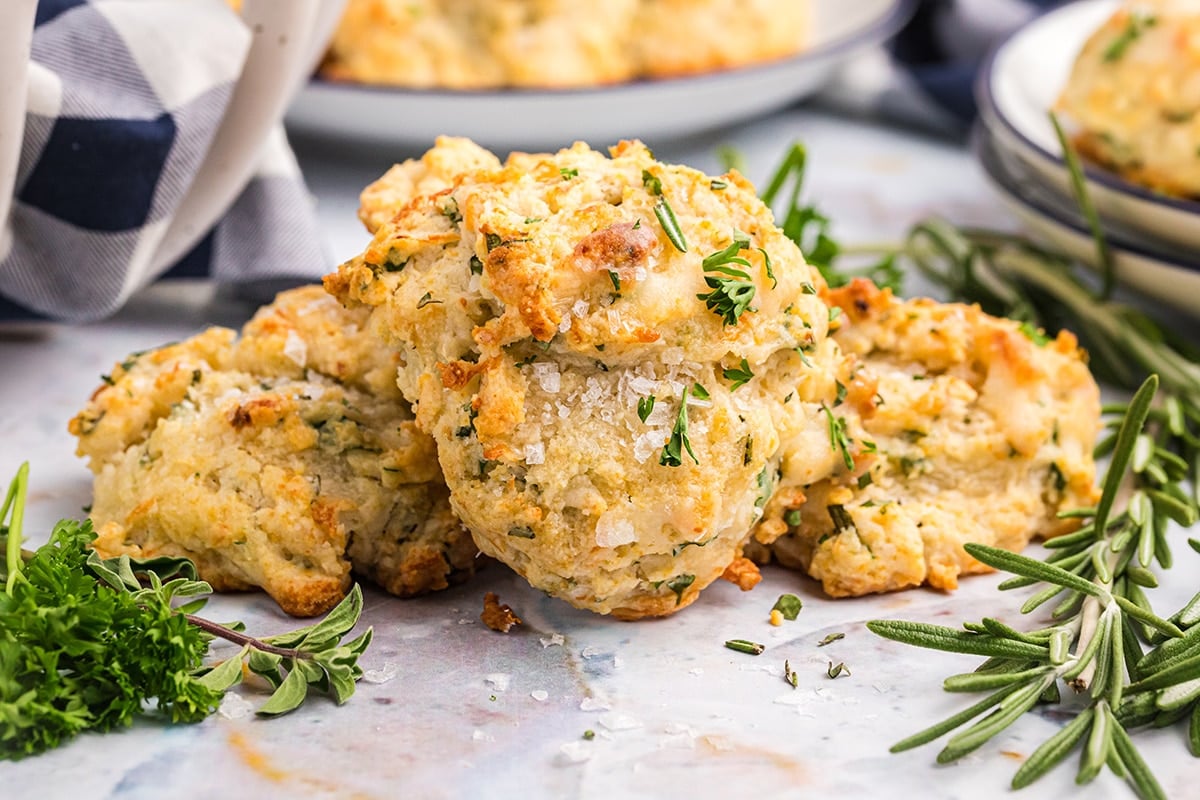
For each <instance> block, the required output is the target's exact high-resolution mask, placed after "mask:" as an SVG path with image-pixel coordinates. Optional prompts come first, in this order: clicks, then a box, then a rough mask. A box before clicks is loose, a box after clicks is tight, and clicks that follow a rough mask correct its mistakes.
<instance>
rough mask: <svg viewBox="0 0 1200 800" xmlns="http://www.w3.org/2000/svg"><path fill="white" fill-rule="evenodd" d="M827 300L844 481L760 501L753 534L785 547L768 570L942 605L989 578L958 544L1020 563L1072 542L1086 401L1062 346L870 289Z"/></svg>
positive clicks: (966, 311) (1067, 348)
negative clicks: (1031, 545) (1030, 549)
mask: <svg viewBox="0 0 1200 800" xmlns="http://www.w3.org/2000/svg"><path fill="white" fill-rule="evenodd" d="M827 299H828V301H829V302H830V303H831V305H834V306H837V307H839V308H842V309H844V312H845V320H846V322H845V324H844V325H843V326H842V327H841V329H840V330H838V331H837V332H836V333H835V335H834V338H835V339H836V340H837V342H838V344H840V345H841V347H842V348H843V350H844V351H845V352H846V354H847V355H848V356H850V357H851V358H850V360H849V361H847V363H846V367H845V372H844V373H843V376H842V382H843V385H844V386H845V387H846V391H845V395H844V400H843V402H842V403H841V404H840V405H838V406H835V407H834V408H833V409H832V412H833V413H834V414H836V417H835V418H836V419H842V420H844V421H845V425H846V431H847V434H848V436H849V437H850V438H851V439H853V440H854V442H855V445H856V447H855V450H854V453H853V456H854V467H853V469H852V470H847V469H846V468H845V467H844V466H843V467H842V468H841V469H839V470H838V473H837V474H836V475H834V476H833V477H832V478H829V479H825V480H817V481H815V482H812V483H811V485H806V486H804V487H803V488H802V489H797V490H794V491H792V492H788V491H781V492H780V493H779V494H778V495H777V496H776V497H775V498H774V499H773V500H772V502H771V504H770V506H769V507H768V512H767V519H766V520H764V522H763V523H762V525H761V526H760V531H759V533H760V538H762V539H766V540H768V541H770V540H772V539H774V537H775V536H778V535H779V534H780V533H781V532H784V531H786V533H784V534H783V535H782V536H780V537H779V538H778V539H774V544H773V545H772V546H771V549H770V555H772V556H773V557H774V558H775V559H777V560H778V561H779V562H780V563H782V564H784V565H786V566H790V567H795V568H802V569H805V570H807V571H808V573H809V574H810V575H812V576H813V577H814V578H817V579H818V580H820V581H821V583H822V585H823V587H824V589H825V591H826V592H827V593H829V594H830V595H832V596H834V597H846V596H857V595H863V594H868V593H871V592H885V591H892V590H896V589H904V588H908V587H912V586H920V585H921V584H926V583H927V584H929V585H930V586H934V587H936V588H939V589H954V588H956V586H957V581H958V576H959V575H962V574H970V573H974V572H983V571H987V569H988V568H987V567H985V566H984V565H982V564H980V563H979V562H977V561H975V560H974V559H972V558H971V557H970V556H968V555H967V554H966V553H965V552H964V551H963V549H962V545H963V544H964V543H966V542H981V543H984V544H989V545H993V546H995V547H1002V548H1005V549H1009V550H1020V549H1021V548H1023V547H1024V546H1025V545H1026V544H1027V543H1028V542H1029V540H1030V539H1031V538H1032V537H1033V536H1034V535H1045V536H1051V535H1055V534H1058V533H1063V532H1066V531H1067V530H1070V529H1071V524H1072V523H1071V522H1070V521H1069V520H1060V519H1058V518H1057V517H1056V514H1057V512H1059V511H1062V510H1065V509H1069V508H1077V507H1082V506H1087V505H1090V504H1092V503H1094V501H1095V498H1096V489H1095V484H1094V481H1095V464H1094V462H1093V460H1092V447H1093V444H1094V442H1095V440H1096V435H1097V433H1098V432H1099V427H1100V425H1099V415H1100V404H1099V390H1098V388H1097V386H1096V383H1095V381H1094V379H1093V378H1092V376H1091V373H1090V372H1089V371H1088V369H1087V366H1086V364H1085V360H1084V357H1083V353H1082V352H1081V351H1080V350H1079V348H1078V346H1077V343H1076V341H1075V337H1074V336H1072V335H1071V334H1069V333H1066V332H1063V333H1060V334H1059V335H1058V337H1057V338H1056V339H1054V340H1052V341H1049V342H1047V343H1045V344H1044V345H1040V346H1039V345H1038V344H1035V343H1034V342H1033V341H1032V340H1031V339H1030V338H1029V337H1028V336H1026V335H1025V334H1024V333H1023V332H1022V331H1021V330H1020V328H1019V326H1018V324H1017V323H1015V322H1013V321H1011V320H1003V319H997V318H995V317H991V316H988V315H987V314H984V313H983V312H982V311H980V310H979V308H978V307H976V306H966V305H961V304H956V303H936V302H934V301H931V300H909V301H900V300H897V299H895V298H894V297H893V296H892V295H891V292H890V291H880V290H879V289H877V288H875V286H874V285H873V284H871V283H869V282H868V281H861V280H860V281H856V282H854V283H852V284H851V285H849V286H847V287H844V288H841V289H837V290H832V291H829V292H828V293H827ZM868 443H870V444H868ZM785 446H786V445H785ZM792 463H793V462H791V461H790V460H789V459H788V458H787V457H786V455H785V457H784V460H783V464H784V466H783V469H784V476H785V480H786V479H787V478H788V477H790V476H789V473H790V472H791V471H792V467H791V465H792ZM795 468H796V469H802V465H797V466H796V467H795ZM801 482H802V483H805V484H808V483H809V481H807V480H806V479H805V480H802V481H793V484H795V483H801ZM751 550H752V552H753V554H754V555H755V557H756V558H758V559H760V560H765V559H766V558H767V553H766V551H765V549H764V548H763V547H761V546H757V547H753V548H751Z"/></svg>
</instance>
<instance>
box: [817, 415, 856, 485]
mask: <svg viewBox="0 0 1200 800" xmlns="http://www.w3.org/2000/svg"><path fill="white" fill-rule="evenodd" d="M821 410H822V411H824V412H825V418H826V420H827V421H828V428H829V448H830V449H831V450H835V451H837V452H839V453H841V456H842V463H843V464H844V465H845V466H846V469H850V470H852V469H854V456H853V454H852V453H851V450H852V449H853V448H854V443H853V442H852V441H851V439H850V435H849V434H848V433H846V418H845V417H838V416H834V413H833V411H832V410H831V409H830V408H829V406H827V405H825V404H824V403H821Z"/></svg>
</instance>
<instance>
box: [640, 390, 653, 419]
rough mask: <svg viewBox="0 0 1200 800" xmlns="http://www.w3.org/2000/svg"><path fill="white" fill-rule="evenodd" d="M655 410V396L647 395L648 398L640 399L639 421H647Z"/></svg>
mask: <svg viewBox="0 0 1200 800" xmlns="http://www.w3.org/2000/svg"><path fill="white" fill-rule="evenodd" d="M653 410H654V395H647V396H646V397H642V398H640V399H638V404H637V415H638V419H640V420H641V421H642V422H645V421H646V418H647V417H649V416H650V412H651V411H653Z"/></svg>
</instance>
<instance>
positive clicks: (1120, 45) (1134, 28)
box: [1104, 11, 1158, 63]
mask: <svg viewBox="0 0 1200 800" xmlns="http://www.w3.org/2000/svg"><path fill="white" fill-rule="evenodd" d="M1157 24H1158V17H1156V16H1154V15H1153V14H1147V13H1145V12H1143V11H1131V12H1130V13H1129V19H1128V21H1126V23H1125V27H1124V28H1123V29H1122V30H1121V32H1120V33H1118V34H1117V35H1116V37H1115V38H1114V39H1113V40H1112V42H1111V43H1109V45H1108V47H1106V48H1104V60H1105V62H1108V63H1111V62H1113V61H1119V60H1120V59H1121V56H1123V55H1125V51H1126V50H1128V49H1129V45H1131V44H1133V43H1134V42H1135V41H1137V40H1138V38H1139V37H1140V36H1141V35H1142V34H1143V33H1145V32H1146V29H1147V28H1153V27H1154V26H1155V25H1157Z"/></svg>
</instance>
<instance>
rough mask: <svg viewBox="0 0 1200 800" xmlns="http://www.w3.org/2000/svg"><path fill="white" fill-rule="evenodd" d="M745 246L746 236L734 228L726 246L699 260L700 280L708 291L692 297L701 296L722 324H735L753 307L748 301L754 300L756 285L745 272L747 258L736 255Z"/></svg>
mask: <svg viewBox="0 0 1200 800" xmlns="http://www.w3.org/2000/svg"><path fill="white" fill-rule="evenodd" d="M749 246H750V240H749V238H748V237H747V236H746V235H745V234H744V233H742V232H741V231H734V234H733V241H732V242H731V243H730V245H729V246H728V247H726V248H725V249H724V250H718V251H717V252H715V253H712V254H711V255H709V256H708V257H706V258H705V259H704V261H703V262H701V267H702V269H703V270H704V273H705V274H704V282H705V283H706V284H708V287H709V289H711V290H712V291H710V292H708V293H701V294H697V295H696V297H697V299H700V300H703V301H704V305H705V306H706V307H707V308H708V310H709V311H712V312H715V313H716V314H717V316H719V317H721V319H722V320H723V321H724V324H726V325H736V324H737V322H738V319H739V318H740V317H741V315H742V314H744V313H745V312H747V311H754V310H755V309H753V308H751V307H750V303H751V302H753V301H754V294H755V291H756V288H755V286H754V281H753V280H751V278H750V274H749V273H748V272H746V269H749V268H750V262H749V261H747V260H746V259H745V258H743V257H742V256H741V255H740V253H741V251H742V250H745V249H746V248H748V247H749ZM730 265H736V266H730ZM738 267H744V268H745V269H739V268H738Z"/></svg>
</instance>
